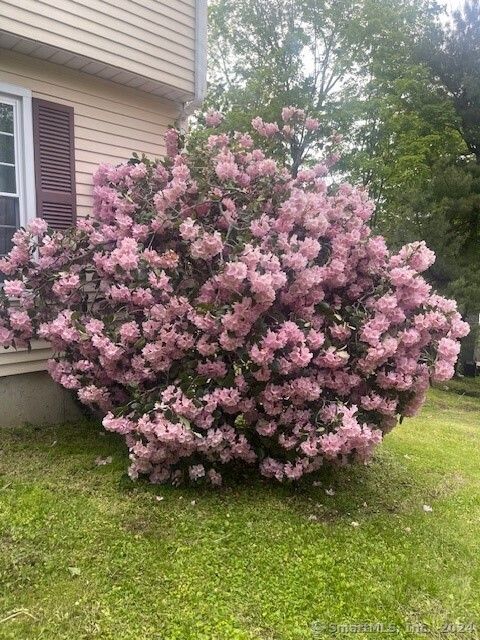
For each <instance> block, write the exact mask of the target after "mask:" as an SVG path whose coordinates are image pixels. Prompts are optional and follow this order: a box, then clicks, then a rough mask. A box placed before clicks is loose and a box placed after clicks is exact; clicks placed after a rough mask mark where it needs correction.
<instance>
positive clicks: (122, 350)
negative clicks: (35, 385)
mask: <svg viewBox="0 0 480 640" xmlns="http://www.w3.org/2000/svg"><path fill="white" fill-rule="evenodd" d="M282 119H283V122H284V128H285V127H289V129H287V130H286V131H284V130H280V128H279V127H278V126H277V125H276V124H269V123H265V122H263V121H262V120H261V119H259V118H256V119H255V120H254V121H253V123H252V124H253V127H254V128H255V129H256V131H257V132H259V133H261V134H262V135H266V136H272V135H275V136H277V135H278V136H282V135H284V136H286V137H287V138H288V136H289V135H291V131H292V130H294V129H295V127H300V128H306V129H307V130H313V129H314V128H316V127H317V126H318V122H317V121H312V119H311V118H308V117H307V116H306V115H305V113H303V112H302V111H301V110H298V109H294V108H293V107H286V108H285V109H284V110H283V113H282ZM221 120H222V118H221V115H220V114H218V113H216V112H211V113H209V114H207V116H206V123H207V126H210V127H215V126H217V125H218V124H220V122H221ZM181 144H182V140H181V138H180V136H179V135H178V133H177V132H176V131H175V130H169V131H168V132H167V135H166V145H167V156H166V158H165V159H164V160H163V161H161V162H151V161H149V160H147V159H142V160H141V161H139V160H138V159H133V160H132V161H130V162H129V163H127V164H124V165H121V166H118V167H111V166H104V165H102V166H100V167H99V169H98V171H97V172H96V174H95V177H94V193H95V201H94V211H93V215H92V216H91V217H89V218H86V219H83V220H80V221H79V222H78V226H77V228H75V229H72V230H69V231H67V232H53V231H49V230H48V229H47V227H46V225H45V223H44V221H42V220H35V221H33V222H32V223H31V224H30V226H29V227H28V228H27V229H26V230H21V231H18V232H17V233H16V234H15V237H14V247H13V250H12V251H11V253H10V254H9V255H8V256H7V257H6V258H5V259H3V260H2V261H1V263H0V270H1V271H3V273H4V274H6V275H7V281H6V282H5V285H4V287H3V289H2V291H1V293H0V296H1V300H0V302H1V304H0V344H1V345H3V346H6V347H8V346H13V347H23V346H25V345H26V344H28V342H29V341H30V340H31V339H32V338H36V337H41V338H44V339H46V340H48V341H49V342H50V343H51V344H52V346H53V348H54V350H55V352H56V355H55V357H54V358H53V359H52V361H51V362H50V365H49V370H50V373H51V375H52V377H53V378H54V380H56V381H57V382H59V383H60V384H61V385H63V386H64V387H66V388H67V389H71V390H72V391H73V392H75V393H76V394H77V395H78V397H79V399H80V400H81V401H82V402H84V403H86V404H88V405H91V406H93V407H95V408H96V409H100V410H101V411H102V412H103V413H104V415H105V417H104V420H103V424H104V426H105V428H106V429H109V430H111V431H115V432H117V433H120V434H122V435H123V436H124V437H125V439H126V442H127V445H128V447H129V450H130V458H131V467H130V474H131V475H132V477H137V476H138V475H140V474H146V475H148V476H149V478H150V479H151V480H152V481H153V482H165V481H170V482H181V481H183V480H185V481H186V480H190V481H194V482H196V481H206V482H209V483H211V484H212V485H218V484H220V483H221V481H222V472H223V471H224V469H225V468H227V467H232V468H238V467H241V466H245V465H248V466H252V467H255V468H257V469H258V471H259V472H260V473H261V474H263V475H264V476H266V477H271V478H276V479H277V480H296V479H298V478H300V477H302V476H303V475H304V474H306V473H310V472H312V471H315V470H316V469H318V468H319V466H320V465H322V464H323V463H324V462H325V461H327V462H329V463H345V462H349V461H352V460H356V459H359V460H365V459H366V458H368V456H369V455H370V454H371V452H372V450H373V448H374V447H375V445H376V444H377V443H378V442H379V441H380V440H381V439H382V436H383V434H384V433H386V432H388V431H389V430H390V429H392V427H394V426H395V424H396V423H397V421H398V419H399V418H400V417H402V416H411V415H413V414H414V413H415V411H417V410H418V408H419V407H420V406H421V404H422V402H423V400H424V397H425V393H426V390H427V388H428V385H429V381H430V379H431V378H432V377H433V378H434V379H436V380H446V379H448V378H450V377H451V376H452V375H453V373H454V366H455V361H456V358H457V356H458V351H459V338H461V337H462V336H464V335H466V333H467V331H468V326H467V325H466V323H464V322H463V321H462V319H461V317H460V315H459V313H458V312H457V310H456V305H455V302H453V301H451V300H447V299H445V298H443V297H441V296H439V295H437V294H436V293H434V292H432V291H431V288H430V286H429V285H428V284H427V282H426V281H425V280H424V278H423V277H422V276H421V275H420V274H421V273H422V272H423V271H425V270H426V269H428V267H429V266H430V265H431V264H432V262H433V260H434V255H433V253H432V252H431V251H430V250H429V249H428V248H427V247H426V246H425V244H424V243H422V242H417V243H413V244H410V245H407V246H405V247H403V248H402V249H401V251H399V252H398V253H397V254H395V255H391V254H390V253H389V251H388V249H387V247H386V245H385V242H384V240H383V238H381V237H377V236H373V235H372V234H371V231H370V229H369V227H368V220H369V218H370V216H371V214H372V208H373V207H372V203H371V202H370V201H369V199H368V197H367V196H366V194H365V192H364V191H362V190H358V189H354V188H353V187H351V186H349V185H347V184H342V185H340V186H339V187H338V188H332V187H329V186H328V184H327V182H326V180H325V174H326V173H327V165H328V164H329V163H328V162H327V163H326V164H325V163H321V164H318V165H317V166H314V167H311V168H308V169H304V170H302V171H300V172H299V173H298V175H297V176H296V177H295V178H294V177H292V175H290V174H289V172H288V171H286V170H285V169H283V168H280V167H278V166H277V164H276V162H275V161H274V160H272V159H271V158H269V157H267V156H266V155H265V153H264V152H262V151H260V150H259V149H256V148H254V146H253V141H252V138H251V137H250V136H249V135H248V134H238V133H236V134H233V135H232V136H229V135H227V134H219V135H210V136H209V137H208V139H207V140H206V142H205V143H204V144H197V145H195V146H194V145H192V148H190V147H189V146H188V141H187V143H186V144H187V147H185V148H184V147H181Z"/></svg>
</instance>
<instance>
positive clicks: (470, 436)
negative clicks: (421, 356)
mask: <svg viewBox="0 0 480 640" xmlns="http://www.w3.org/2000/svg"><path fill="white" fill-rule="evenodd" d="M459 391H460V389H458V388H455V389H452V388H451V389H449V390H448V391H445V390H443V389H435V390H432V391H431V393H430V397H429V401H428V404H427V405H426V406H425V408H424V410H423V412H422V414H421V415H420V416H419V417H418V418H416V419H412V420H407V421H405V422H404V424H403V425H402V426H400V427H398V428H397V429H396V430H394V432H393V433H392V434H390V435H389V436H388V437H387V438H386V441H385V443H384V444H383V445H382V447H381V448H380V449H379V450H378V453H377V455H376V457H375V459H374V461H373V462H372V464H371V465H369V466H358V467H356V468H349V469H343V470H341V471H340V472H338V471H337V472H336V473H335V474H329V473H326V472H324V473H323V475H320V476H319V477H318V478H317V482H316V485H317V486H313V484H312V479H309V481H308V483H306V484H304V485H302V486H301V487H295V486H277V485H272V484H266V483H263V482H260V481H253V480H251V481H249V482H248V483H246V484H243V485H237V486H233V487H232V486H231V487H229V488H224V489H222V490H220V491H208V490H203V489H201V490H195V489H192V488H181V489H174V488H171V487H152V486H149V485H148V484H146V483H143V482H139V483H133V482H131V481H130V480H128V478H127V477H126V475H125V469H126V464H127V460H126V454H125V450H124V447H123V446H122V443H121V441H120V440H119V439H117V438H116V437H114V436H113V435H109V434H104V433H103V432H101V429H100V428H99V427H98V425H95V424H93V425H92V424H83V425H75V426H61V427H51V428H41V429H39V428H35V427H31V426H30V427H24V428H19V429H12V430H6V431H1V432H0V434H1V435H0V438H1V443H0V448H1V451H0V545H1V546H0V549H1V554H0V638H1V639H2V640H4V639H5V640H6V639H15V640H24V639H25V640H37V639H42V640H43V639H45V640H62V639H69V640H81V639H86V638H95V639H96V638H101V639H111V640H127V639H128V640H130V639H131V640H154V639H155V640H174V639H175V640H176V639H178V640H190V639H191V640H229V639H239V640H240V639H242V640H246V639H254V638H257V639H263V640H287V639H288V640H290V639H291V640H293V639H295V640H297V639H298V640H300V639H306V638H323V637H332V635H333V634H332V633H330V632H327V633H325V634H324V633H323V632H321V629H322V627H321V626H320V623H325V624H328V623H332V624H333V623H337V624H341V623H344V624H350V625H359V624H360V623H370V624H375V623H377V624H384V625H389V624H390V625H393V624H396V625H398V627H399V632H398V633H397V634H396V635H395V636H391V635H390V636H389V635H388V634H385V635H384V634H381V633H380V632H379V631H378V630H377V632H373V633H367V632H362V631H360V630H359V627H357V628H356V629H355V627H353V630H356V631H357V632H356V633H344V632H343V631H342V630H340V631H339V633H338V634H337V636H336V637H352V638H355V639H357V640H360V639H361V638H369V639H374V638H382V637H384V638H385V637H396V638H419V637H421V636H420V635H419V634H418V633H415V632H414V630H413V629H411V630H409V627H408V625H409V624H420V623H424V624H428V625H430V629H431V633H430V634H429V635H428V637H429V638H454V637H456V638H477V637H480V632H478V633H477V632H475V631H471V630H469V627H468V626H466V627H464V628H463V630H464V631H465V633H460V632H461V631H462V627H457V628H456V632H455V633H454V631H455V628H454V629H453V631H451V633H442V632H441V631H442V627H443V625H444V624H448V623H450V624H463V625H469V624H470V625H471V624H476V625H477V628H478V629H479V630H480V398H475V397H467V396H462V395H461V394H459ZM99 455H100V456H102V457H104V458H105V457H108V456H112V458H113V462H112V463H111V464H108V465H105V466H97V465H96V464H95V458H96V457H97V456H99ZM318 481H320V482H321V486H318ZM326 489H328V490H330V489H333V490H334V492H335V493H334V495H327V494H326V492H325V490H326ZM329 493H331V492H330V491H329ZM160 496H161V497H163V499H162V500H159V499H157V498H158V497H160ZM424 505H427V506H429V507H431V508H432V511H429V510H427V511H425V510H424ZM352 523H358V526H355V524H352ZM315 621H317V623H318V624H317V626H316V627H315V625H314V626H313V627H312V624H313V623H314V622H315ZM417 631H418V628H417Z"/></svg>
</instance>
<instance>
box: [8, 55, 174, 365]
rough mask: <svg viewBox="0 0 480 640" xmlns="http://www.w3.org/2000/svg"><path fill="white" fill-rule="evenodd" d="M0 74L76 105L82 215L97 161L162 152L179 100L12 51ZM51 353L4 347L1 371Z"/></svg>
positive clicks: (41, 361) (114, 161)
mask: <svg viewBox="0 0 480 640" xmlns="http://www.w3.org/2000/svg"><path fill="white" fill-rule="evenodd" d="M0 80H1V81H3V82H7V83H9V84H13V85H17V86H20V87H24V88H27V89H30V90H31V91H32V94H33V96H34V97H37V98H42V99H44V100H50V101H52V102H59V103H62V104H67V105H70V106H72V107H73V109H74V123H75V166H76V172H75V173H76V187H77V213H78V215H80V216H82V215H86V214H88V213H89V212H91V205H92V173H93V171H94V170H95V169H96V167H97V166H98V165H99V164H100V163H102V162H107V163H111V164H118V163H119V162H122V161H124V160H126V159H128V158H129V157H130V155H131V154H132V152H134V151H136V152H137V153H140V154H141V153H146V154H147V155H148V156H150V157H152V158H154V157H159V156H161V155H162V153H163V134H164V132H165V129H166V127H167V126H168V125H170V124H173V122H174V120H175V119H176V118H177V117H178V113H179V106H178V105H176V104H175V103H173V102H171V101H168V100H165V99H163V98H159V97H157V96H154V95H152V94H147V93H144V92H142V91H138V90H136V89H131V88H129V87H124V86H122V85H118V84H116V83H114V82H109V81H107V80H102V79H100V78H95V77H93V76H90V75H87V74H85V73H81V72H79V71H74V70H70V69H66V68H63V67H61V66H60V65H55V64H52V63H48V62H43V61H41V60H37V59H34V58H29V57H27V56H24V55H21V54H17V53H14V52H12V51H2V50H0ZM48 357H49V350H48V348H47V347H46V345H45V343H37V344H35V345H34V348H33V350H32V351H31V352H27V351H18V352H16V351H14V350H6V351H4V350H1V351H0V377H2V376H7V375H14V374H19V373H27V372H30V371H41V370H44V369H45V366H46V359H47V358H48Z"/></svg>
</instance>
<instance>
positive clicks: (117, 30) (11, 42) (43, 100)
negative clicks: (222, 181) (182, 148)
mask: <svg viewBox="0 0 480 640" xmlns="http://www.w3.org/2000/svg"><path fill="white" fill-rule="evenodd" d="M205 62H206V0H82V2H78V1H76V0H22V2H20V3H19V2H18V0H0V255H2V254H5V253H7V252H8V250H9V247H10V240H11V237H12V235H13V233H14V231H15V229H16V228H18V226H20V225H23V224H25V223H26V222H27V221H28V219H29V218H33V217H36V216H42V217H44V218H45V219H46V220H47V221H48V222H49V224H50V225H51V226H52V227H55V228H65V227H68V226H69V225H71V224H74V222H75V218H76V216H83V215H86V214H87V213H88V212H89V211H90V207H91V204H92V185H91V176H92V172H93V171H94V169H95V167H96V166H97V165H98V164H99V163H101V162H108V163H112V164H116V163H119V162H121V161H124V160H126V159H127V158H128V157H130V155H131V153H132V152H134V151H136V152H139V153H146V154H147V155H148V156H151V157H158V156H160V155H161V154H162V150H163V133H164V131H165V129H166V127H167V126H168V125H171V124H173V123H174V122H175V121H176V120H177V119H178V118H181V117H183V116H185V114H186V113H187V112H188V110H189V109H191V108H192V107H193V106H195V105H196V104H198V103H199V102H200V101H201V99H202V97H203V93H204V87H205V77H206V64H205ZM48 355H49V350H48V345H46V344H42V343H36V344H35V345H34V346H33V349H32V351H31V352H27V351H23V352H18V351H12V350H5V351H1V352H0V423H3V424H8V423H14V422H22V421H25V420H33V419H34V420H35V422H36V423H38V422H39V421H40V422H41V421H42V420H51V421H54V420H62V419H65V418H66V417H68V416H69V415H73V412H74V407H73V404H72V402H71V400H70V398H69V396H68V395H67V394H65V393H64V391H63V390H61V389H60V388H59V387H57V386H56V385H54V383H53V382H52V381H51V380H50V379H49V377H48V376H47V374H46V373H44V371H45V366H46V360H47V358H48Z"/></svg>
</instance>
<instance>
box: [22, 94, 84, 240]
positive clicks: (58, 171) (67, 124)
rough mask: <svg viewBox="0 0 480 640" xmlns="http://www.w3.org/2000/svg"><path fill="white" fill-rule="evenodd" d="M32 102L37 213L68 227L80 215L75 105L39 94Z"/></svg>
mask: <svg viewBox="0 0 480 640" xmlns="http://www.w3.org/2000/svg"><path fill="white" fill-rule="evenodd" d="M32 106H33V142H34V154H35V184H36V193H37V215H38V216H39V217H40V218H45V220H46V221H47V223H48V225H49V226H50V227H52V228H53V229H66V228H67V227H71V226H72V225H73V224H75V216H76V195H75V141H74V128H73V108H72V107H67V106H65V105H63V104H56V103H55V102H47V101H46V100H39V99H38V98H34V99H33V101H32Z"/></svg>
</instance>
